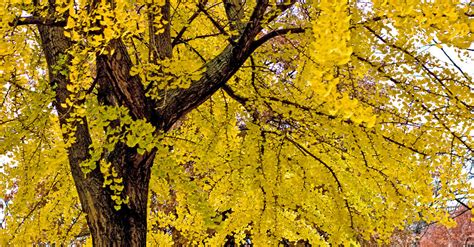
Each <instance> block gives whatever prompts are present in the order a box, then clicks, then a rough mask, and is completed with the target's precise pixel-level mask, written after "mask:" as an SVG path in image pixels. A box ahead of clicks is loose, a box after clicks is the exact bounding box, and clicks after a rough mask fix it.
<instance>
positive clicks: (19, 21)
mask: <svg viewBox="0 0 474 247" xmlns="http://www.w3.org/2000/svg"><path fill="white" fill-rule="evenodd" d="M8 25H9V26H10V27H16V26H21V25H44V26H57V27H64V26H66V20H58V19H56V18H46V17H40V16H19V17H16V18H15V20H13V21H12V22H9V23H8Z"/></svg>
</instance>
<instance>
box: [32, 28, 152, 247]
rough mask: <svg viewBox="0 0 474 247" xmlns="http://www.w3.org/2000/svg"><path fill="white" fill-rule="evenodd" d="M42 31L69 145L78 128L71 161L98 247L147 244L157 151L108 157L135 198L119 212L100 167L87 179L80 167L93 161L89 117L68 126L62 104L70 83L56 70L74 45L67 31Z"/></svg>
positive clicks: (120, 148) (121, 148)
mask: <svg viewBox="0 0 474 247" xmlns="http://www.w3.org/2000/svg"><path fill="white" fill-rule="evenodd" d="M38 29H39V32H40V36H41V41H42V47H43V51H44V53H45V56H46V61H47V64H48V70H49V80H50V82H51V86H52V87H54V88H55V90H56V99H55V101H54V106H55V108H56V110H57V111H58V115H59V119H60V124H61V128H62V129H63V130H66V133H65V134H64V136H63V137H64V140H65V142H67V141H68V139H70V136H69V134H68V132H69V131H67V130H68V129H70V128H71V127H72V128H75V129H76V130H75V131H74V132H73V137H74V138H75V141H74V142H73V143H72V144H71V146H70V147H69V148H68V150H67V151H68V158H69V164H70V168H71V172H72V176H73V178H74V182H75V185H76V188H77V192H78V194H79V199H80V202H81V206H82V209H83V211H84V212H85V213H86V214H87V217H86V218H87V223H88V226H89V230H90V232H91V236H92V239H93V243H94V246H145V245H146V233H147V221H146V212H147V198H148V184H149V180H150V168H151V165H152V162H153V159H154V156H155V155H154V152H152V153H146V154H144V155H139V154H138V153H137V150H136V149H135V148H129V147H126V146H125V145H124V144H120V143H119V144H117V146H116V147H115V149H114V150H113V151H112V152H111V153H110V154H109V155H108V157H106V158H107V160H108V161H109V162H110V163H112V166H114V167H116V170H117V171H119V173H120V176H121V177H122V178H123V185H124V191H123V196H124V197H128V198H129V203H128V204H127V205H123V206H122V208H121V209H120V210H118V211H117V210H115V209H114V206H115V204H114V201H113V200H112V198H111V196H112V192H111V191H110V189H108V188H104V187H103V183H104V178H103V176H102V174H101V172H100V170H99V168H96V169H95V170H93V171H91V172H90V173H88V174H87V176H84V173H83V171H82V170H81V167H80V164H81V163H82V162H83V161H85V160H87V159H88V158H90V154H89V146H90V145H91V143H92V140H91V136H90V133H89V129H88V126H87V119H82V121H73V122H72V123H69V122H67V119H69V118H70V113H71V111H70V110H71V109H69V107H63V105H62V104H63V103H64V102H66V99H67V98H68V97H69V92H68V90H67V89H66V85H67V84H68V83H69V79H68V77H67V76H65V75H63V74H61V73H55V72H54V70H53V68H55V67H57V66H58V65H59V64H60V63H61V61H60V58H61V57H64V55H65V54H66V53H65V52H66V51H67V49H68V48H70V47H71V42H70V41H69V39H68V38H66V37H65V36H64V29H63V28H61V27H52V26H44V25H39V26H38ZM127 73H128V72H127ZM106 79H107V78H105V79H104V80H106ZM132 91H133V90H132ZM142 99H144V98H142ZM140 114H143V112H142V113H140ZM97 167H99V166H98V165H97Z"/></svg>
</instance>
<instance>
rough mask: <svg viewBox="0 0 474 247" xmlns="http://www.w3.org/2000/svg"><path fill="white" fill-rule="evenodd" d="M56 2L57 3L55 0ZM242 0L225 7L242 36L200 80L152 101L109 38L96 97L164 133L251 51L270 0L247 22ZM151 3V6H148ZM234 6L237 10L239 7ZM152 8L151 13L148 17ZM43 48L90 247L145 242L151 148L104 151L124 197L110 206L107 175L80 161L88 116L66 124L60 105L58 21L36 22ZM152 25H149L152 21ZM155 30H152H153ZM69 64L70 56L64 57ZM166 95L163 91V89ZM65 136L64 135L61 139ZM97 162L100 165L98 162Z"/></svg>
mask: <svg viewBox="0 0 474 247" xmlns="http://www.w3.org/2000/svg"><path fill="white" fill-rule="evenodd" d="M52 2H54V1H52ZM242 4H243V3H242V2H241V1H227V2H226V10H227V12H228V14H229V19H230V21H231V22H232V23H233V24H234V25H235V28H238V29H241V30H242V32H241V35H240V36H239V37H238V39H237V40H236V42H235V43H232V44H229V45H228V46H227V47H226V48H225V49H224V50H223V51H222V52H221V54H220V55H218V56H217V57H215V58H214V59H212V60H211V61H209V62H208V63H207V64H206V65H205V68H204V71H205V72H204V74H203V76H202V78H200V79H199V80H197V81H194V82H193V83H192V84H191V86H190V87H189V88H187V89H175V90H170V91H166V92H163V94H164V96H165V97H161V98H162V100H161V101H158V102H153V101H152V100H150V99H149V98H147V97H146V96H145V89H144V87H143V83H142V82H141V81H140V78H139V77H132V76H130V69H131V67H132V61H131V59H130V56H129V54H128V52H127V49H126V47H125V45H124V43H123V42H122V41H121V40H113V41H111V42H110V43H109V46H110V48H111V49H113V50H115V53H114V54H113V55H98V56H97V60H96V70H97V79H96V80H97V86H98V96H99V102H100V103H101V104H103V105H111V106H124V107H126V108H127V109H128V110H129V112H130V114H131V116H132V118H133V119H145V120H147V121H148V122H150V123H152V124H153V125H154V126H155V127H156V128H157V129H158V130H162V131H167V130H169V128H170V127H171V126H172V125H173V124H174V123H175V122H176V121H177V120H178V119H179V118H180V117H181V116H183V115H184V114H186V113H187V112H189V111H191V110H192V109H194V108H196V107H197V106H199V105H200V104H202V103H203V102H204V101H205V100H206V99H208V98H209V97H210V96H211V95H212V94H213V93H215V92H216V91H217V90H218V89H219V88H220V87H222V86H223V85H224V84H225V82H226V81H227V80H229V78H230V77H231V76H232V75H233V74H234V73H235V72H236V71H237V70H238V69H239V67H240V66H241V65H242V64H243V63H244V61H245V60H246V59H247V58H248V57H249V55H250V54H251V52H252V51H253V50H254V49H256V46H255V42H254V40H255V38H256V36H257V34H258V33H259V32H260V30H261V24H262V23H261V22H262V20H263V16H264V13H265V11H266V9H267V6H268V2H267V1H264V0H261V1H257V5H256V7H255V9H254V11H253V13H252V15H251V16H250V19H249V22H248V23H247V24H246V25H245V26H244V25H243V24H241V23H240V18H242V16H241V15H242V11H241V9H240V8H241V7H242V6H241V5H242ZM153 8H155V7H152V6H150V9H153ZM237 8H239V9H237ZM169 11H170V6H169V1H166V4H165V6H164V7H162V8H161V12H162V15H163V17H164V19H165V20H167V19H168V18H169ZM153 18H154V15H153V14H149V19H150V23H153ZM169 25H170V24H169V22H168V26H166V29H165V32H163V33H161V34H159V35H152V36H151V37H150V39H151V40H150V43H151V44H152V45H153V47H152V49H153V50H152V51H151V53H150V56H151V58H152V59H156V61H158V60H160V59H164V58H168V57H171V54H172V52H171V37H170V31H169V30H170V27H169ZM38 29H39V32H40V36H41V40H42V47H43V50H44V54H45V56H46V60H47V63H48V68H49V79H50V82H51V85H52V86H54V87H55V88H56V99H55V102H54V106H55V107H56V109H57V111H58V114H59V117H60V119H61V120H60V124H61V126H62V128H64V129H67V125H68V124H71V125H72V126H71V127H75V128H76V131H75V132H74V137H75V142H74V143H73V144H72V145H71V146H70V147H69V148H68V155H69V163H70V167H71V172H72V176H73V178H74V182H75V184H76V187H77V191H78V194H79V198H80V201H81V204H82V208H83V210H84V212H85V213H86V214H87V222H88V225H89V229H90V232H91V235H92V239H93V243H94V245H95V246H145V244H146V232H147V225H146V211H147V198H148V184H149V180H150V170H151V166H152V165H153V160H154V157H155V152H154V151H152V152H151V153H145V154H144V155H140V154H138V152H137V150H136V149H135V148H130V147H127V146H126V145H125V144H124V143H118V144H117V145H116V146H115V148H114V150H110V152H108V153H104V154H103V158H104V159H106V160H107V161H108V162H110V163H111V164H112V166H113V167H115V168H116V170H117V171H118V172H119V175H120V176H121V177H122V178H123V181H124V187H125V188H124V194H125V196H128V197H129V203H128V205H126V206H123V207H122V208H121V209H120V210H118V211H116V210H115V209H114V202H113V201H112V199H111V195H112V194H111V191H110V190H109V189H107V188H103V186H102V185H103V181H104V178H103V176H102V174H101V172H100V170H99V168H97V169H95V170H93V171H92V172H90V173H88V174H87V176H84V174H83V172H82V170H81V167H80V164H81V163H82V162H83V161H85V160H87V159H88V158H89V146H90V144H91V143H92V140H91V135H90V133H89V129H88V126H87V119H85V118H84V119H82V121H75V122H72V123H68V122H67V121H66V119H68V118H69V117H70V115H69V114H70V109H68V108H64V107H62V104H63V103H65V102H66V99H67V98H68V96H69V92H68V90H67V89H66V85H67V84H68V83H70V81H69V80H68V77H67V76H64V75H62V74H60V73H54V70H53V69H52V68H54V67H56V66H58V64H60V57H61V56H63V55H65V54H66V52H67V50H68V49H69V48H70V47H71V46H72V45H73V44H72V43H71V41H70V40H69V39H68V38H67V37H65V36H64V28H63V27H61V26H60V25H49V24H48V23H43V24H41V23H40V24H38ZM150 30H151V31H154V28H153V27H150ZM152 33H154V32H152ZM66 63H68V61H66ZM165 94H166V95H165ZM68 138H70V137H69V136H68V134H65V135H64V139H65V140H67V139H68ZM97 167H99V166H97Z"/></svg>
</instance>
